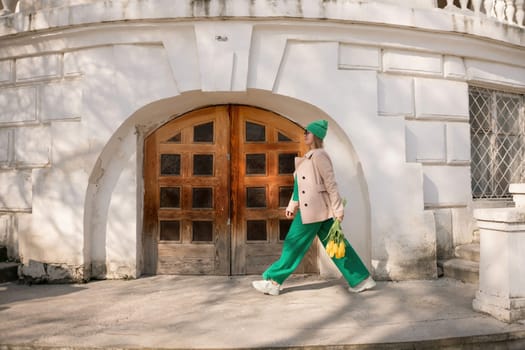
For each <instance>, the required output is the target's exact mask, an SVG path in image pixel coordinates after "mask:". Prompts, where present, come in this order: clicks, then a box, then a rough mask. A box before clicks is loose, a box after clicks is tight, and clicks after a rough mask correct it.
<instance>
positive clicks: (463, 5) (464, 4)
mask: <svg viewBox="0 0 525 350" xmlns="http://www.w3.org/2000/svg"><path fill="white" fill-rule="evenodd" d="M459 3H460V4H461V9H462V10H466V9H467V5H468V0H459Z"/></svg>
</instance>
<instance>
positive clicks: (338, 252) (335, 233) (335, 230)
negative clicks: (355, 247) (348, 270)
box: [326, 199, 346, 259]
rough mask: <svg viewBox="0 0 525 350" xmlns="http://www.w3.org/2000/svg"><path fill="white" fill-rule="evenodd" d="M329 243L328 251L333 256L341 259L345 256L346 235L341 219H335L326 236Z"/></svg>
mask: <svg viewBox="0 0 525 350" xmlns="http://www.w3.org/2000/svg"><path fill="white" fill-rule="evenodd" d="M343 206H346V199H343ZM326 239H327V240H328V244H327V245H326V252H327V253H328V255H330V257H331V258H333V257H334V256H335V258H336V259H341V258H343V257H344V256H345V236H344V234H343V229H342V228H341V221H339V220H337V219H335V220H334V223H333V224H332V227H330V230H329V231H328V236H326Z"/></svg>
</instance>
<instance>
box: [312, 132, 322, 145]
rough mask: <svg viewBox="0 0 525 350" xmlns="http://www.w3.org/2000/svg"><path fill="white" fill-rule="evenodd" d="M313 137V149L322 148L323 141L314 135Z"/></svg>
mask: <svg viewBox="0 0 525 350" xmlns="http://www.w3.org/2000/svg"><path fill="white" fill-rule="evenodd" d="M313 136H314V143H313V146H314V148H323V140H322V139H320V138H319V137H317V136H315V135H313Z"/></svg>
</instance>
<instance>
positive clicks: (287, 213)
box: [286, 210, 294, 219]
mask: <svg viewBox="0 0 525 350" xmlns="http://www.w3.org/2000/svg"><path fill="white" fill-rule="evenodd" d="M293 214H294V213H293V211H289V210H287V211H286V217H287V218H288V219H291V218H293Z"/></svg>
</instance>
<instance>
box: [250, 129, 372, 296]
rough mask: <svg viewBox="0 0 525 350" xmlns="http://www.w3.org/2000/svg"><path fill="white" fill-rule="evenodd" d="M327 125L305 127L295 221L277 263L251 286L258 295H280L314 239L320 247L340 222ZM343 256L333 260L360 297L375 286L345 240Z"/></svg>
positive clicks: (293, 203) (292, 209)
mask: <svg viewBox="0 0 525 350" xmlns="http://www.w3.org/2000/svg"><path fill="white" fill-rule="evenodd" d="M327 130H328V121H326V120H316V121H314V122H312V123H310V124H308V126H307V127H306V130H305V134H304V135H305V136H304V141H305V144H306V145H307V146H309V147H310V150H309V151H308V153H306V155H305V156H304V157H303V158H296V161H295V173H294V189H293V195H292V198H291V200H290V203H289V204H288V207H287V208H286V217H287V218H290V219H291V218H293V217H294V216H295V218H294V219H293V221H292V225H291V226H290V230H289V231H288V234H287V235H286V238H285V240H284V244H283V250H282V252H281V257H280V258H279V260H277V261H276V262H274V263H273V264H272V265H270V267H268V269H267V270H266V271H264V273H263V275H262V277H263V280H261V281H254V282H252V284H253V287H254V288H255V289H257V290H258V291H260V292H262V293H265V294H270V295H279V291H280V286H281V284H282V283H283V282H284V281H285V280H286V279H287V278H288V276H290V275H291V274H292V273H293V271H294V270H295V269H296V268H297V266H298V265H299V263H300V262H301V260H302V259H303V257H304V255H305V254H306V252H307V251H308V249H309V248H310V246H311V245H312V242H313V240H314V238H315V236H316V235H317V236H318V237H319V239H320V240H321V242H322V244H323V246H326V244H327V243H328V242H326V237H327V236H328V231H329V230H330V227H331V226H332V224H333V222H334V219H335V220H339V221H340V222H342V221H343V217H344V206H343V200H342V199H341V196H340V195H339V191H338V189H337V184H336V181H335V175H334V170H333V167H332V162H331V160H330V157H329V156H328V153H326V151H325V150H324V149H323V139H324V138H325V136H326V132H327ZM344 242H345V256H344V257H343V258H340V259H337V258H335V257H334V258H332V261H333V262H334V263H335V265H336V266H337V268H338V269H339V271H341V273H342V274H343V277H344V278H345V279H346V281H347V282H348V284H349V285H350V287H349V288H348V290H349V291H350V292H354V293H359V292H362V291H365V290H367V289H371V288H373V287H374V286H375V281H374V280H373V279H372V277H371V276H370V272H368V270H367V268H366V266H365V265H364V264H363V262H362V261H361V259H360V258H359V256H358V255H357V254H356V252H355V251H354V249H353V248H352V246H350V244H349V243H348V241H347V240H346V239H345V240H344Z"/></svg>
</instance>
